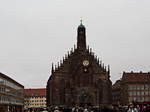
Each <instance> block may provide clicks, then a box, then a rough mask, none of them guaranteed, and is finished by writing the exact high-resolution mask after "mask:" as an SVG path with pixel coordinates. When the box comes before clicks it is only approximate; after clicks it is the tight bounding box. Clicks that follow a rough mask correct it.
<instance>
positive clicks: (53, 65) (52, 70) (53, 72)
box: [51, 63, 54, 73]
mask: <svg viewBox="0 0 150 112" xmlns="http://www.w3.org/2000/svg"><path fill="white" fill-rule="evenodd" d="M51 72H52V73H54V65H53V63H52V70H51Z"/></svg>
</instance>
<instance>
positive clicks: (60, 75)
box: [46, 22, 112, 106]
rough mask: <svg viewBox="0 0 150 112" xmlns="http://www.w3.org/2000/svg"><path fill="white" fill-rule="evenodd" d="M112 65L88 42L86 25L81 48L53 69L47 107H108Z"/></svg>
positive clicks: (80, 35) (79, 42)
mask: <svg viewBox="0 0 150 112" xmlns="http://www.w3.org/2000/svg"><path fill="white" fill-rule="evenodd" d="M111 87H112V82H111V80H110V68H109V66H108V67H106V66H105V65H104V64H103V63H102V61H101V60H99V58H98V57H97V56H96V55H95V54H94V53H93V52H92V50H91V48H89V47H87V44H86V28H85V26H84V25H83V24H82V22H81V24H80V25H79V26H78V29H77V47H76V46H74V48H72V49H71V51H70V52H68V54H67V55H65V57H64V58H63V59H62V60H60V62H58V65H57V66H53V64H52V69H51V76H50V77H49V79H48V82H47V88H46V89H47V106H51V105H58V106H60V105H61V106H73V105H78V106H85V105H89V106H90V105H92V106H101V105H103V106H108V105H111V103H112V100H111V98H112V96H111Z"/></svg>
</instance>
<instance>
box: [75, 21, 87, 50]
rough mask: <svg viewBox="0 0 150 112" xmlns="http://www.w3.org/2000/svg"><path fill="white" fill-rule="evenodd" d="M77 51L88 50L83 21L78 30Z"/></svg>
mask: <svg viewBox="0 0 150 112" xmlns="http://www.w3.org/2000/svg"><path fill="white" fill-rule="evenodd" d="M77 49H78V50H85V49H86V28H85V26H84V25H83V24H82V20H81V23H80V25H79V26H78V30H77Z"/></svg>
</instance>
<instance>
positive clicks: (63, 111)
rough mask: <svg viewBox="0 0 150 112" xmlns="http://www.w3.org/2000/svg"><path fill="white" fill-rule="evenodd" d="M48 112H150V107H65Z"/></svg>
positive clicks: (51, 109) (53, 108) (54, 108)
mask: <svg viewBox="0 0 150 112" xmlns="http://www.w3.org/2000/svg"><path fill="white" fill-rule="evenodd" d="M48 112H150V106H139V105H137V106H133V105H130V106H119V107H118V106H113V107H111V108H105V107H103V108H96V107H95V108H94V107H92V106H89V107H78V106H76V107H72V108H69V107H68V108H63V107H58V106H56V107H51V108H48Z"/></svg>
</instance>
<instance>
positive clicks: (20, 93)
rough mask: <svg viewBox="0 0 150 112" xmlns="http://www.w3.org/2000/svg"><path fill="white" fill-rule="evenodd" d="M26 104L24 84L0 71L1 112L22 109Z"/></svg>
mask: <svg viewBox="0 0 150 112" xmlns="http://www.w3.org/2000/svg"><path fill="white" fill-rule="evenodd" d="M23 106H24V86H23V85H21V84H19V83H18V82H16V81H15V80H14V79H12V78H10V77H9V76H7V75H5V74H3V73H0V110H1V112H7V111H11V112H16V111H22V109H23Z"/></svg>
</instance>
